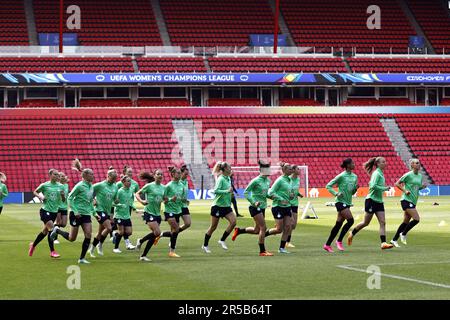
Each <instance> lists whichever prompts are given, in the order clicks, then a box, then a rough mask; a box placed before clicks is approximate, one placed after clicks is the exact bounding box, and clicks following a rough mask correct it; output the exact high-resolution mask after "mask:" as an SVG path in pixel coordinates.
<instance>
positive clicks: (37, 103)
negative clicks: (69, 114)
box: [16, 99, 62, 108]
mask: <svg viewBox="0 0 450 320" xmlns="http://www.w3.org/2000/svg"><path fill="white" fill-rule="evenodd" d="M16 108H62V105H61V104H60V103H58V100H56V99H25V100H22V101H21V102H20V103H19V104H18V105H17V107H16Z"/></svg>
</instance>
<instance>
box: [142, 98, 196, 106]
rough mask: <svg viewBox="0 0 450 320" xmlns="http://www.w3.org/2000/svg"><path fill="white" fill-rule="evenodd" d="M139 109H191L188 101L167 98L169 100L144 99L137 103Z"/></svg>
mask: <svg viewBox="0 0 450 320" xmlns="http://www.w3.org/2000/svg"><path fill="white" fill-rule="evenodd" d="M137 105H138V106H139V107H190V106H191V104H190V102H189V100H187V99H177V98H167V99H150V98H149V99H144V98H141V99H139V100H138V101H137Z"/></svg>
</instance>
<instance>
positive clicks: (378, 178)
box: [366, 168, 388, 203]
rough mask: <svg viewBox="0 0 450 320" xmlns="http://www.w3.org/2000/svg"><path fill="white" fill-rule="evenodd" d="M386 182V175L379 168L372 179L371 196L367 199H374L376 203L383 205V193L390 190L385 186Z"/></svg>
mask: <svg viewBox="0 0 450 320" xmlns="http://www.w3.org/2000/svg"><path fill="white" fill-rule="evenodd" d="M385 183H386V180H385V179H384V173H383V171H381V169H380V168H377V169H376V170H375V171H374V172H373V173H372V176H371V177H370V182H369V194H368V195H367V197H366V199H372V200H373V201H375V202H378V203H383V192H384V191H387V190H388V188H387V187H386V186H385Z"/></svg>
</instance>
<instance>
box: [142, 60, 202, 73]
mask: <svg viewBox="0 0 450 320" xmlns="http://www.w3.org/2000/svg"><path fill="white" fill-rule="evenodd" d="M137 63H138V66H139V71H140V72H206V67H205V63H204V62H203V58H168V57H157V58H156V57H155V58H144V57H142V58H138V59H137Z"/></svg>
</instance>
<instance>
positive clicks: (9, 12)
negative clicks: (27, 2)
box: [0, 0, 29, 46]
mask: <svg viewBox="0 0 450 320" xmlns="http://www.w3.org/2000/svg"><path fill="white" fill-rule="evenodd" d="M0 30H1V31H2V32H1V33H0V46H27V45H29V41H28V31H27V21H26V18H25V7H24V2H23V1H17V0H2V1H1V2H0Z"/></svg>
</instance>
